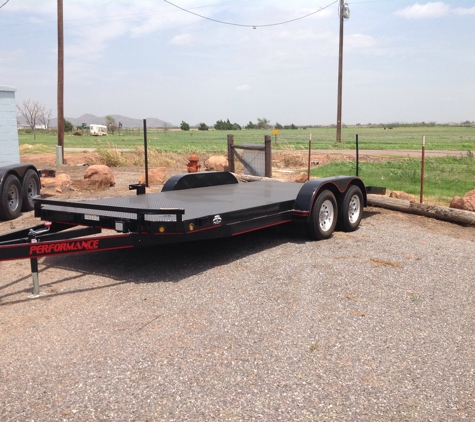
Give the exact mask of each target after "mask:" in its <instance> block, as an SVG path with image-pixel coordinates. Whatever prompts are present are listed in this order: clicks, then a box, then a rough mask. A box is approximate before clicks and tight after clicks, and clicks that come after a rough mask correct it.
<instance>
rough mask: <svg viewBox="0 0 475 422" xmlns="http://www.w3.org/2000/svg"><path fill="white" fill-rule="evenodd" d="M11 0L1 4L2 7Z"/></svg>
mask: <svg viewBox="0 0 475 422" xmlns="http://www.w3.org/2000/svg"><path fill="white" fill-rule="evenodd" d="M9 1H10V0H7V1H6V2H5V3H3V4H2V5H1V6H0V9H1V8H2V7H3V6H5V5H6V4H7V3H8V2H9Z"/></svg>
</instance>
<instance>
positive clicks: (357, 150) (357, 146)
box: [356, 134, 360, 177]
mask: <svg viewBox="0 0 475 422" xmlns="http://www.w3.org/2000/svg"><path fill="white" fill-rule="evenodd" d="M359 167H360V148H359V144H358V134H356V177H358V173H359Z"/></svg>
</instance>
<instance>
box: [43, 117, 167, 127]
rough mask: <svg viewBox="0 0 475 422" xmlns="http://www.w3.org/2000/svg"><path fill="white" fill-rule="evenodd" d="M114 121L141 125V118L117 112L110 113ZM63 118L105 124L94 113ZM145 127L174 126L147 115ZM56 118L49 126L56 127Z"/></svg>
mask: <svg viewBox="0 0 475 422" xmlns="http://www.w3.org/2000/svg"><path fill="white" fill-rule="evenodd" d="M110 116H112V117H113V118H114V119H115V121H116V123H117V124H119V122H120V123H122V127H143V119H134V118H132V117H126V116H121V115H119V114H111V115H110ZM65 119H66V120H67V121H69V122H71V123H72V124H73V126H75V127H76V126H81V125H82V124H83V123H86V125H88V126H89V125H91V124H96V125H105V121H106V117H105V116H103V117H97V116H94V114H83V115H82V116H79V117H65ZM146 119H147V127H150V128H152V127H164V126H165V124H166V125H167V127H175V125H173V124H172V123H170V122H165V121H164V120H160V119H157V118H155V117H147V118H146ZM57 126H58V119H57V118H54V119H51V120H50V127H57Z"/></svg>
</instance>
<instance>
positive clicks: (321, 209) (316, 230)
mask: <svg viewBox="0 0 475 422" xmlns="http://www.w3.org/2000/svg"><path fill="white" fill-rule="evenodd" d="M337 216H338V205H337V202H336V199H335V195H333V193H332V192H331V191H329V190H324V191H322V192H321V193H320V194H319V195H318V196H317V199H316V200H315V204H314V206H313V210H312V214H311V215H310V221H309V222H308V224H307V233H308V235H309V236H310V238H311V239H314V240H322V239H328V238H329V237H330V236H331V235H332V233H333V231H334V230H335V227H336V223H337Z"/></svg>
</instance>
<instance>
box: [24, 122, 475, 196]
mask: <svg viewBox="0 0 475 422" xmlns="http://www.w3.org/2000/svg"><path fill="white" fill-rule="evenodd" d="M128 132H129V133H125V134H124V133H122V134H121V135H120V136H119V135H118V134H117V133H116V134H114V135H108V136H104V137H101V138H98V137H93V136H89V135H85V136H73V135H71V134H67V135H66V136H65V140H64V142H65V147H66V148H77V149H78V151H81V149H82V148H84V149H86V148H97V149H99V150H101V151H103V152H104V151H107V150H115V149H116V148H117V149H135V148H136V147H140V146H143V132H142V130H140V131H139V130H138V129H135V131H128ZM228 133H232V134H233V135H234V142H235V144H237V145H240V144H245V143H258V144H263V143H264V135H266V134H271V130H267V131H264V130H241V131H234V132H228V131H215V130H211V131H196V130H193V131H190V132H184V131H181V130H169V131H167V132H164V131H163V130H157V129H149V130H148V131H147V135H148V136H147V138H148V144H149V148H150V149H153V150H155V151H158V152H167V153H168V152H171V153H178V154H190V153H194V152H196V153H198V154H203V155H204V154H227V140H226V139H227V135H228ZM335 133H336V131H335V129H334V128H311V129H310V128H309V129H306V130H304V129H298V130H282V131H280V134H279V135H277V138H275V137H274V136H273V137H272V148H273V150H305V149H308V140H309V137H310V134H311V135H312V150H314V151H315V152H318V150H322V149H333V150H336V151H338V150H340V149H354V148H355V138H356V134H358V137H359V147H360V149H361V150H364V149H377V150H417V151H420V150H421V146H422V136H423V135H425V137H426V150H428V151H430V150H452V151H460V152H461V156H463V157H462V158H456V157H446V158H426V164H425V178H424V198H428V197H430V198H431V199H430V201H429V202H430V203H440V204H448V203H449V202H450V200H451V198H452V197H453V196H455V195H457V196H463V195H464V194H465V193H467V192H468V191H470V190H472V189H474V188H475V159H474V156H473V151H475V128H473V127H454V126H450V127H449V126H435V127H395V128H393V129H386V130H385V129H384V128H362V127H361V128H344V129H343V131H342V143H341V144H336V143H335ZM19 139H20V145H21V146H22V152H29V153H45V152H54V151H55V148H56V144H57V135H56V133H55V132H43V131H38V132H37V139H36V141H34V139H33V135H32V134H31V133H26V131H20V133H19ZM155 151H154V152H155ZM339 174H344V175H354V174H356V166H355V162H347V161H346V162H331V163H329V164H327V165H324V166H320V167H318V168H315V169H313V170H312V176H318V177H325V176H334V175H339ZM420 174H421V162H420V159H388V160H387V161H385V162H377V163H360V167H359V176H360V177H361V178H362V179H363V180H364V181H365V183H366V184H368V185H377V186H385V187H387V188H389V189H391V190H403V191H405V192H407V193H411V194H413V195H415V196H416V197H417V198H418V197H419V194H420V178H421V176H420Z"/></svg>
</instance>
